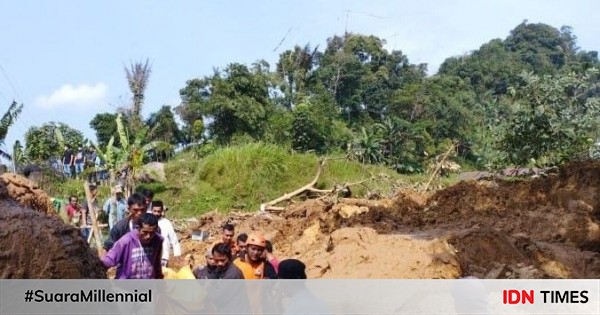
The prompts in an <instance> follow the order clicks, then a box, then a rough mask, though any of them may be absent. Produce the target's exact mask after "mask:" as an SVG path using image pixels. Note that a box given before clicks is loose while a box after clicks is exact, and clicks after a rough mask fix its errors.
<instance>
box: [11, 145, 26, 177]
mask: <svg viewBox="0 0 600 315" xmlns="http://www.w3.org/2000/svg"><path fill="white" fill-rule="evenodd" d="M12 162H13V171H15V172H16V170H17V168H18V167H19V166H21V165H23V164H25V163H27V162H29V159H28V158H27V155H25V150H24V148H23V145H22V144H21V141H19V140H16V141H15V143H14V144H13V150H12Z"/></svg>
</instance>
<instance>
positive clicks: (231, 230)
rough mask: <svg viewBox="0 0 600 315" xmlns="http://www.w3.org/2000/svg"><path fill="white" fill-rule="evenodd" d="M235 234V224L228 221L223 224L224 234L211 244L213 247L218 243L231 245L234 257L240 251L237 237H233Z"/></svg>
mask: <svg viewBox="0 0 600 315" xmlns="http://www.w3.org/2000/svg"><path fill="white" fill-rule="evenodd" d="M234 235H235V227H234V226H233V224H229V223H227V224H225V225H223V234H222V235H221V239H220V240H218V241H216V242H214V243H213V244H212V245H211V248H212V247H214V246H215V245H217V244H227V245H228V246H229V248H230V249H231V255H233V258H235V257H236V256H237V254H238V252H239V248H238V247H237V244H236V242H235V238H234V237H233V236H234Z"/></svg>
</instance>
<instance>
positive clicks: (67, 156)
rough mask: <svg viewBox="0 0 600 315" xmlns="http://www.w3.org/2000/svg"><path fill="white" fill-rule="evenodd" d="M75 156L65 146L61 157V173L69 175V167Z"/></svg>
mask: <svg viewBox="0 0 600 315" xmlns="http://www.w3.org/2000/svg"><path fill="white" fill-rule="evenodd" d="M74 158H75V156H74V155H73V152H72V151H71V150H69V147H65V151H64V153H63V157H62V165H63V173H64V174H65V176H66V177H71V167H72V166H73V160H74Z"/></svg>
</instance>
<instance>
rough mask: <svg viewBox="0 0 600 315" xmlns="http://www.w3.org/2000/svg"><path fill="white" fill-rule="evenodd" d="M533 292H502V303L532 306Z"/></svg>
mask: <svg viewBox="0 0 600 315" xmlns="http://www.w3.org/2000/svg"><path fill="white" fill-rule="evenodd" d="M533 301H534V298H533V290H529V291H526V290H521V291H519V290H503V291H502V303H504V304H519V303H521V304H527V303H529V304H533V303H534V302H533Z"/></svg>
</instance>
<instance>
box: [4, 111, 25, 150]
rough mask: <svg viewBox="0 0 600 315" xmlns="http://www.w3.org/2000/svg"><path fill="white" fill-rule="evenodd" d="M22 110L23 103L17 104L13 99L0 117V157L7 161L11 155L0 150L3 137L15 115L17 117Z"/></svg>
mask: <svg viewBox="0 0 600 315" xmlns="http://www.w3.org/2000/svg"><path fill="white" fill-rule="evenodd" d="M22 110H23V104H17V102H14V101H13V102H12V104H10V106H9V107H8V110H7V111H6V113H4V115H2V118H0V157H2V158H5V159H7V160H9V161H10V160H12V157H11V156H10V154H9V153H8V152H6V151H3V150H2V146H3V145H4V139H6V135H7V134H8V129H9V128H10V126H12V124H13V123H14V122H15V120H16V119H17V117H19V114H20V113H21V111H22Z"/></svg>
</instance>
